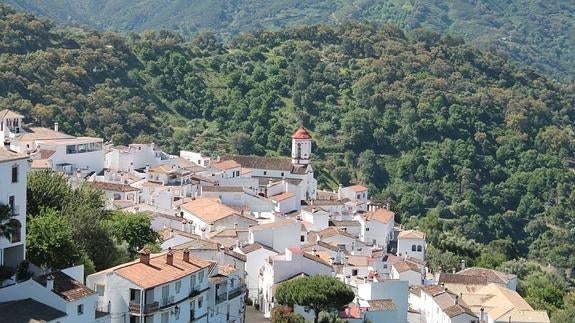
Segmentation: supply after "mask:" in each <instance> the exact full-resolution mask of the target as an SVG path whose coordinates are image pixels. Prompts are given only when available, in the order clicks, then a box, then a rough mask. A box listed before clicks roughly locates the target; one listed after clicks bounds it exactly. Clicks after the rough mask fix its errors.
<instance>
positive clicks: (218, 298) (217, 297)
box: [216, 294, 228, 304]
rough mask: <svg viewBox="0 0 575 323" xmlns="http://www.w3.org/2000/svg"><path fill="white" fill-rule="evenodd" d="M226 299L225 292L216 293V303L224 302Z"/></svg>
mask: <svg viewBox="0 0 575 323" xmlns="http://www.w3.org/2000/svg"><path fill="white" fill-rule="evenodd" d="M227 300H228V298H227V295H226V294H221V295H216V304H219V303H221V302H225V301H227Z"/></svg>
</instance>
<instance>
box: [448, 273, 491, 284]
mask: <svg viewBox="0 0 575 323" xmlns="http://www.w3.org/2000/svg"><path fill="white" fill-rule="evenodd" d="M439 283H445V284H462V285H487V277H486V276H473V275H461V274H449V273H441V274H439Z"/></svg>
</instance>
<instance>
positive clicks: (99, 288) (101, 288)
mask: <svg viewBox="0 0 575 323" xmlns="http://www.w3.org/2000/svg"><path fill="white" fill-rule="evenodd" d="M94 290H95V291H96V292H97V293H98V296H104V293H105V291H106V285H100V284H96V285H94Z"/></svg>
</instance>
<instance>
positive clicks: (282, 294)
mask: <svg viewBox="0 0 575 323" xmlns="http://www.w3.org/2000/svg"><path fill="white" fill-rule="evenodd" d="M354 297H355V295H354V293H353V291H352V290H351V289H350V288H349V287H348V286H347V285H345V284H344V283H342V282H341V281H340V280H339V279H337V278H334V277H330V276H310V277H302V278H297V279H294V280H291V281H287V282H285V283H282V284H281V285H280V287H278V289H277V290H276V293H275V298H276V300H277V302H278V303H279V304H282V305H287V306H290V307H292V308H293V306H294V305H296V304H298V305H301V306H306V307H308V308H310V309H312V310H313V311H314V313H315V318H314V322H315V323H317V322H318V319H319V313H320V312H322V311H327V312H330V311H337V310H340V309H341V308H343V307H344V306H345V305H347V304H349V303H350V302H351V301H353V298H354Z"/></svg>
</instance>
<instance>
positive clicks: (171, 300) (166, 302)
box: [160, 296, 174, 307]
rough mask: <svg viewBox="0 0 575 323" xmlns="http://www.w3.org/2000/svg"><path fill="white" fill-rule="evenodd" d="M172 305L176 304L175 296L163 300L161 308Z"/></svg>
mask: <svg viewBox="0 0 575 323" xmlns="http://www.w3.org/2000/svg"><path fill="white" fill-rule="evenodd" d="M172 304H174V296H169V297H165V298H162V303H161V305H160V307H166V306H170V305H172Z"/></svg>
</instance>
